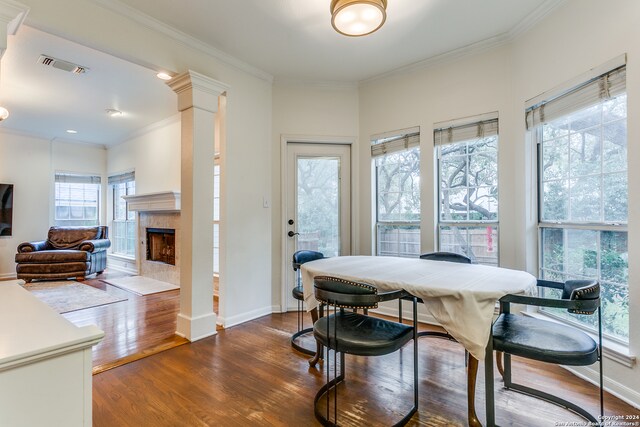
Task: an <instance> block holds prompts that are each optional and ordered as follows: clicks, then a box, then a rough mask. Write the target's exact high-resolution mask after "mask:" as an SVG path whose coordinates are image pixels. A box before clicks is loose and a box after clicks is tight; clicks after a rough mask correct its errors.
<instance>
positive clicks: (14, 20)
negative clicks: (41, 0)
mask: <svg viewBox="0 0 640 427" xmlns="http://www.w3.org/2000/svg"><path fill="white" fill-rule="evenodd" d="M28 13H29V6H27V5H25V4H22V3H18V2H17V1H13V0H0V21H2V22H6V23H7V34H9V35H15V34H16V32H17V31H18V28H20V25H22V23H23V22H24V19H25V18H26V17H27V14H28Z"/></svg>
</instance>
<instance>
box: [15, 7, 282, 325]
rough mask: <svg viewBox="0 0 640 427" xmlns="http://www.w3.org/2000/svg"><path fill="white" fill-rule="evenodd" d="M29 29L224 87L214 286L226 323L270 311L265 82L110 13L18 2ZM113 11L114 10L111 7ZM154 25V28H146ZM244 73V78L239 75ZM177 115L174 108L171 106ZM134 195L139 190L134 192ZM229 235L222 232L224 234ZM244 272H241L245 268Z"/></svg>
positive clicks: (267, 92) (126, 16)
mask: <svg viewBox="0 0 640 427" xmlns="http://www.w3.org/2000/svg"><path fill="white" fill-rule="evenodd" d="M24 3H25V4H27V5H28V6H29V7H30V8H31V10H30V11H29V15H28V17H27V21H26V23H27V24H28V25H30V26H33V27H35V28H38V29H41V30H45V31H48V32H50V33H52V34H55V35H59V36H62V37H66V38H68V39H70V40H73V41H76V42H78V43H81V44H84V45H86V46H89V47H92V48H94V49H98V50H102V51H104V52H107V53H111V54H114V55H115V56H117V57H120V58H123V59H127V60H131V61H133V62H135V63H138V64H141V65H145V66H149V67H151V68H155V69H158V70H159V69H165V70H172V71H175V72H184V71H186V70H187V69H191V70H194V71H196V72H199V73H202V74H204V75H206V76H208V77H211V78H214V79H216V80H219V81H221V82H223V83H225V84H227V85H229V86H230V89H229V91H228V93H227V130H226V136H227V138H226V146H225V147H223V150H222V152H223V157H222V159H221V170H222V173H223V174H225V178H224V179H223V183H222V188H221V196H222V200H221V222H222V224H223V225H222V227H223V230H222V231H223V232H222V233H221V239H222V240H221V266H220V267H221V278H220V280H221V286H223V287H224V288H225V297H224V299H222V298H221V305H224V308H223V309H221V311H222V310H224V313H225V317H226V321H227V322H228V324H234V323H237V322H239V321H243V320H248V319H250V318H253V317H258V316H261V315H265V314H268V313H270V312H271V306H272V301H271V284H270V283H269V282H270V280H269V279H270V277H271V258H270V256H265V254H269V253H270V251H271V231H270V226H271V210H270V209H263V208H262V199H263V197H264V196H265V195H267V196H268V195H269V194H271V185H272V184H271V179H270V177H271V170H272V164H271V141H270V139H271V108H272V106H271V80H270V78H269V76H266V75H264V73H260V72H256V71H255V70H252V69H250V67H245V66H243V65H229V64H228V63H224V62H222V61H221V60H219V59H217V58H215V57H213V56H211V55H209V54H207V53H205V52H204V51H203V50H200V49H198V48H196V47H193V46H191V45H188V44H185V43H183V42H181V41H178V40H177V39H176V38H173V37H169V36H167V35H165V34H164V33H161V32H159V31H157V30H155V29H152V28H151V27H153V25H152V24H149V25H141V24H139V23H138V22H136V21H135V19H134V18H133V17H132V16H131V15H132V14H131V13H128V12H122V14H119V13H115V12H113V11H111V10H109V8H108V7H103V6H100V5H99V4H97V3H94V2H90V1H86V0H58V1H56V2H51V1H49V0H24ZM114 7H117V4H114ZM154 25H155V24H154ZM244 70H248V72H246V71H244ZM176 110H177V106H176ZM141 191H142V189H141ZM225 229H226V230H229V231H228V232H226V233H225V232H224V230H225ZM249 263H250V264H251V268H247V265H248V264H249Z"/></svg>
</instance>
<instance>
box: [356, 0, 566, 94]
mask: <svg viewBox="0 0 640 427" xmlns="http://www.w3.org/2000/svg"><path fill="white" fill-rule="evenodd" d="M566 1H567V0H546V1H545V2H543V3H542V4H541V5H540V6H538V7H537V8H536V9H535V10H534V11H533V12H531V13H529V14H527V16H526V17H525V18H524V19H522V20H521V21H520V22H518V23H517V24H516V25H515V26H513V27H512V28H511V29H510V30H509V31H506V32H504V33H502V34H498V35H497V36H494V37H491V38H488V39H485V40H481V41H479V42H476V43H472V44H470V45H467V46H463V47H460V48H458V49H454V50H450V51H448V52H444V53H441V54H439V55H436V56H432V57H430V58H427V59H424V60H422V61H418V62H415V63H413V64H409V65H406V66H403V67H399V68H396V69H394V70H391V71H388V72H386V73H382V74H378V75H375V76H373V77H369V78H367V79H363V80H360V81H359V85H360V86H362V85H366V84H367V83H371V82H374V81H377V80H382V79H385V78H387V77H391V76H395V75H400V74H407V73H410V72H412V71H417V70H422V69H425V68H429V67H433V66H435V65H438V64H443V63H447V62H452V61H455V60H457V59H460V58H463V57H465V56H470V55H475V54H477V53H481V52H486V51H489V50H492V49H495V48H497V47H500V46H504V45H507V44H509V43H511V42H512V41H514V40H515V39H516V38H517V37H519V36H521V35H522V34H524V33H526V32H527V31H529V30H530V29H532V28H533V27H534V26H535V25H536V24H538V23H539V22H540V21H542V20H543V19H544V18H545V17H547V16H548V15H549V14H550V13H551V12H553V11H554V10H556V9H557V8H558V7H560V6H561V5H563V4H564V3H565V2H566Z"/></svg>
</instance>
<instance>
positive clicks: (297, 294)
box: [291, 286, 304, 301]
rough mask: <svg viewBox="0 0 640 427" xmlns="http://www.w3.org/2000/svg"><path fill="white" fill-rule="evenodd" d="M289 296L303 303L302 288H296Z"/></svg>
mask: <svg viewBox="0 0 640 427" xmlns="http://www.w3.org/2000/svg"><path fill="white" fill-rule="evenodd" d="M291 295H293V297H294V298H295V299H297V300H299V301H304V292H303V291H302V286H296V287H295V288H293V290H292V291H291Z"/></svg>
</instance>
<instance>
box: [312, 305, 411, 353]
mask: <svg viewBox="0 0 640 427" xmlns="http://www.w3.org/2000/svg"><path fill="white" fill-rule="evenodd" d="M335 322H337V323H338V330H339V333H338V342H337V345H331V346H330V347H331V348H333V349H335V350H336V351H338V352H341V353H348V354H355V355H358V356H382V355H385V354H389V353H393V352H394V351H396V350H398V349H400V348H401V347H402V346H404V345H405V344H406V343H407V342H408V341H410V340H411V339H412V338H413V328H412V327H411V326H408V325H403V324H401V323H395V322H389V321H388V320H384V319H379V318H376V317H371V316H365V315H362V314H358V313H353V312H343V313H337V314H335V315H334V314H332V315H331V316H329V319H328V320H327V318H326V317H323V318H320V319H318V321H316V323H315V324H314V325H313V335H314V336H315V337H316V339H317V340H319V341H320V343H322V344H323V345H325V346H327V347H329V345H328V342H327V323H329V330H330V333H331V336H330V339H331V341H332V344H333V340H334V331H335V327H336V325H335Z"/></svg>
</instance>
